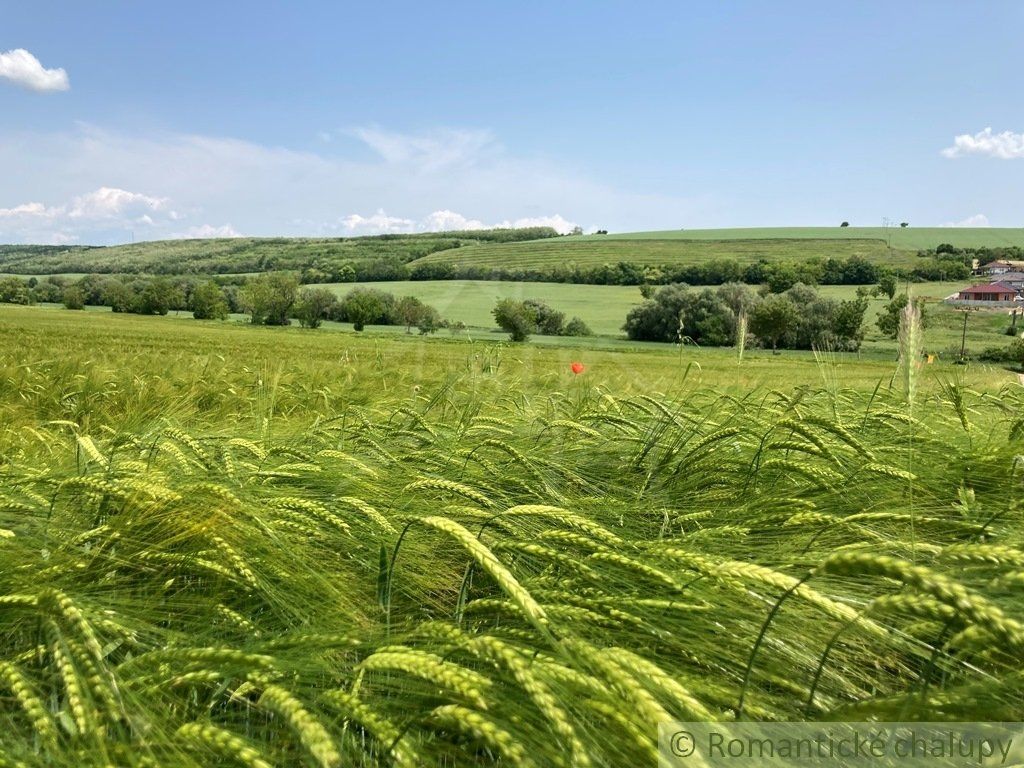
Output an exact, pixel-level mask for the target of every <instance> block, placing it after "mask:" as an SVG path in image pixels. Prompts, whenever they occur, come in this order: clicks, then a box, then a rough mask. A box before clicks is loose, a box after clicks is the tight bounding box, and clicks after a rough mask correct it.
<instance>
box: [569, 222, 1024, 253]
mask: <svg viewBox="0 0 1024 768" xmlns="http://www.w3.org/2000/svg"><path fill="white" fill-rule="evenodd" d="M599 237H602V238H608V239H625V240H648V239H649V240H779V239H781V240H850V239H859V240H879V241H882V242H885V243H891V244H892V247H893V248H895V249H898V250H905V251H917V250H926V249H930V248H935V247H937V246H939V245H940V244H942V243H949V244H950V245H954V246H956V247H958V248H986V247H987V248H999V247H1005V246H1011V245H1016V246H1020V247H1024V228H1009V227H1006V228H997V227H907V228H906V229H902V228H900V227H750V228H737V229H680V230H665V231H655V232H623V233H619V234H611V235H587V236H584V237H583V238H575V239H585V240H590V239H596V238H599Z"/></svg>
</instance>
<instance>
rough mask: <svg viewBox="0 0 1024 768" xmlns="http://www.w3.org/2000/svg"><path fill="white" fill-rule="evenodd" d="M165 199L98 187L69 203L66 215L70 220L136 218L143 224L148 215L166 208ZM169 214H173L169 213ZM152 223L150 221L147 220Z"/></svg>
mask: <svg viewBox="0 0 1024 768" xmlns="http://www.w3.org/2000/svg"><path fill="white" fill-rule="evenodd" d="M167 202H168V201H167V198H162V197H151V196H150V195H144V194H142V193H140V192H129V191H128V190H125V189H117V188H114V187H100V188H99V189H97V190H95V191H94V192H90V193H88V194H86V195H80V196H78V197H76V198H74V199H73V200H72V201H71V204H70V205H69V206H68V209H67V215H68V216H69V217H70V218H72V219H91V220H94V221H95V220H98V219H112V218H122V217H129V218H130V217H138V219H139V220H140V221H143V222H145V221H146V219H149V215H148V214H149V213H151V212H156V211H160V210H163V209H165V208H166V206H167ZM171 213H174V212H173V211H171ZM149 221H150V222H152V219H149Z"/></svg>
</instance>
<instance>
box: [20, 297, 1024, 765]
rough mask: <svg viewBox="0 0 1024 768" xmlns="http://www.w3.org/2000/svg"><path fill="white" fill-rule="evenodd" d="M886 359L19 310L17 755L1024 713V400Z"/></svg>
mask: <svg viewBox="0 0 1024 768" xmlns="http://www.w3.org/2000/svg"><path fill="white" fill-rule="evenodd" d="M925 342H926V343H927V335H926V338H925ZM893 357H894V355H892V354H876V355H870V354H865V355H862V356H860V357H857V356H854V355H839V354H836V355H822V356H819V357H818V358H817V359H816V358H815V357H814V356H813V355H810V354H796V353H787V354H785V355H780V356H775V357H773V356H772V355H770V354H768V353H764V352H760V351H753V352H751V351H748V352H747V354H746V355H745V356H744V358H743V360H742V362H740V361H739V360H738V359H737V355H736V354H735V352H733V351H731V350H703V349H700V350H698V349H694V348H682V349H678V348H671V347H668V346H665V347H662V348H656V349H655V348H637V349H626V348H623V349H621V350H603V351H602V350H584V349H580V348H576V347H568V346H560V345H557V344H551V345H545V346H540V345H516V346H513V345H509V344H506V343H503V342H496V341H494V340H487V341H481V340H479V339H470V338H466V337H462V338H450V337H447V336H445V337H443V338H442V337H438V338H428V339H420V338H418V337H407V336H405V335H404V334H394V333H391V334H383V333H376V332H369V333H366V334H356V333H353V332H350V331H346V330H340V329H337V328H335V329H328V328H326V327H325V328H322V329H319V330H316V331H307V330H302V329H299V328H278V329H274V328H261V327H253V326H249V325H245V324H241V323H237V322H223V323H221V322H212V323H211V322H200V321H194V320H186V319H183V318H170V317H169V318H148V317H140V316H122V315H113V314H108V313H104V312H71V311H66V310H58V309H52V308H45V307H9V306H3V307H0V553H2V557H0V625H2V626H3V627H4V631H3V632H2V633H0V720H2V722H3V726H4V727H3V728H2V729H0V765H5V766H6V765H12V766H15V765H17V766H22V765H24V766H68V767H69V768H70V767H71V766H75V767H76V768H77V767H79V766H89V767H91V766H140V767H141V766H197V767H198V766H210V765H218V766H220V765H225V766H230V765H239V766H250V767H258V768H269V767H270V766H296V767H299V766H321V767H323V768H334V767H336V766H410V767H411V766H536V767H537V768H545V767H546V766H625V765H629V766H647V765H649V766H654V765H656V764H657V753H656V746H655V735H656V732H657V723H658V722H659V721H664V720H668V719H679V720H716V721H733V720H748V719H753V720H766V721H786V720H808V719H809V720H837V719H838V720H871V719H877V720H915V719H921V720H993V721H1019V720H1020V719H1021V718H1022V717H1024V678H1022V675H1021V671H1020V670H1021V667H1022V663H1024V600H1022V599H1021V595H1022V589H1024V513H1022V508H1021V504H1020V498H1021V482H1022V478H1024V466H1022V460H1021V454H1022V453H1024V418H1022V413H1024V410H1022V409H1024V389H1022V387H1021V386H1020V384H1019V383H1018V381H1017V377H1016V375H1015V374H1013V373H1011V372H1009V371H1006V370H1003V369H1001V368H998V367H986V366H976V365H972V366H969V367H963V368H960V367H956V366H952V365H948V364H946V363H944V362H942V361H939V362H938V363H936V364H933V365H920V366H919V365H918V364H917V363H916V360H917V358H916V357H913V358H912V359H914V360H915V363H914V364H913V365H910V366H906V367H897V365H896V363H895V362H894V360H893ZM573 362H581V363H582V364H583V365H584V370H583V371H582V372H581V373H579V374H578V375H577V374H574V373H572V372H571V370H570V363H573Z"/></svg>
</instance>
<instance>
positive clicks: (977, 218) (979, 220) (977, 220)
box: [942, 213, 991, 227]
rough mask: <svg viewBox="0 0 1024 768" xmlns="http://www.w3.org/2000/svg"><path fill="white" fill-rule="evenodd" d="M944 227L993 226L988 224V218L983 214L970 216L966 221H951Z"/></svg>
mask: <svg viewBox="0 0 1024 768" xmlns="http://www.w3.org/2000/svg"><path fill="white" fill-rule="evenodd" d="M942 226H944V227H988V226H991V225H990V224H989V223H988V216H986V215H985V214H983V213H976V214H974V215H973V216H968V217H967V218H966V219H963V220H961V221H950V222H947V223H945V224H943V225H942Z"/></svg>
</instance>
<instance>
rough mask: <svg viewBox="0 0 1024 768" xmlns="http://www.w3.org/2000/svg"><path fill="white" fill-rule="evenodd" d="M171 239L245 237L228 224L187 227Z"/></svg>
mask: <svg viewBox="0 0 1024 768" xmlns="http://www.w3.org/2000/svg"><path fill="white" fill-rule="evenodd" d="M171 237H172V238H173V239H175V240H207V239H209V238H211V237H245V235H243V234H242V233H241V232H239V231H238V230H236V229H235V228H234V227H232V226H231V225H230V224H221V225H220V226H219V227H215V226H213V225H212V224H202V225H200V226H198V227H189V228H188V229H186V230H185V231H184V232H176V233H174V234H173V235H171Z"/></svg>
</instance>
